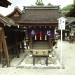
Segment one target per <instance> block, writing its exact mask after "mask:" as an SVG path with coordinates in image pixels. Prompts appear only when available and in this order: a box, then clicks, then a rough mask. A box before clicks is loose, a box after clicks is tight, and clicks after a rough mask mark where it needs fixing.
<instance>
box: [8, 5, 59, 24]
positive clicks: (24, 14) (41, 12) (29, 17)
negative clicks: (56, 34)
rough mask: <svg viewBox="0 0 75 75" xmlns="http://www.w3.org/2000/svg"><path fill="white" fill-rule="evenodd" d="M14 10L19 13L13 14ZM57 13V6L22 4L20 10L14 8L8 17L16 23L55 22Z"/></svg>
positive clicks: (57, 16)
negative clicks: (17, 14) (22, 6)
mask: <svg viewBox="0 0 75 75" xmlns="http://www.w3.org/2000/svg"><path fill="white" fill-rule="evenodd" d="M16 12H19V13H20V15H19V16H14V15H16ZM59 15H60V10H59V6H24V8H23V10H22V11H19V10H18V9H14V11H13V12H12V13H10V14H9V15H8V17H9V18H12V19H13V20H14V21H15V22H16V23H57V22H58V21H57V19H58V18H59Z"/></svg>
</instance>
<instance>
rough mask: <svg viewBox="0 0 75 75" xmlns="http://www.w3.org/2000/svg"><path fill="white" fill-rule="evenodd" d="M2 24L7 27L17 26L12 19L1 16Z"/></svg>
mask: <svg viewBox="0 0 75 75" xmlns="http://www.w3.org/2000/svg"><path fill="white" fill-rule="evenodd" d="M0 22H1V23H3V24H4V25H7V26H11V25H14V26H15V22H14V21H13V20H12V19H10V18H8V17H4V16H3V15H1V14H0Z"/></svg>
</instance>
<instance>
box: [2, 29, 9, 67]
mask: <svg viewBox="0 0 75 75" xmlns="http://www.w3.org/2000/svg"><path fill="white" fill-rule="evenodd" d="M1 36H2V44H3V50H4V54H5V57H6V62H7V67H9V66H10V61H9V54H8V49H7V44H6V38H5V33H4V30H3V29H2V35H1Z"/></svg>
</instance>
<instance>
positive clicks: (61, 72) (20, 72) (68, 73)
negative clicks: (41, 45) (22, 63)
mask: <svg viewBox="0 0 75 75" xmlns="http://www.w3.org/2000/svg"><path fill="white" fill-rule="evenodd" d="M57 46H58V48H57V49H56V50H57V53H58V57H59V58H60V41H58V45H57ZM62 47H63V64H64V69H50V68H40V69H39V68H38V69H37V68H34V69H33V68H30V69H26V68H23V67H21V68H16V67H10V68H0V75H74V74H75V42H74V43H69V42H66V41H63V44H62Z"/></svg>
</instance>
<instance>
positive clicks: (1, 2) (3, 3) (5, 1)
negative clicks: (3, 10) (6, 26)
mask: <svg viewBox="0 0 75 75" xmlns="http://www.w3.org/2000/svg"><path fill="white" fill-rule="evenodd" d="M8 5H11V3H10V2H9V1H8V0H0V6H2V7H8Z"/></svg>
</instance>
